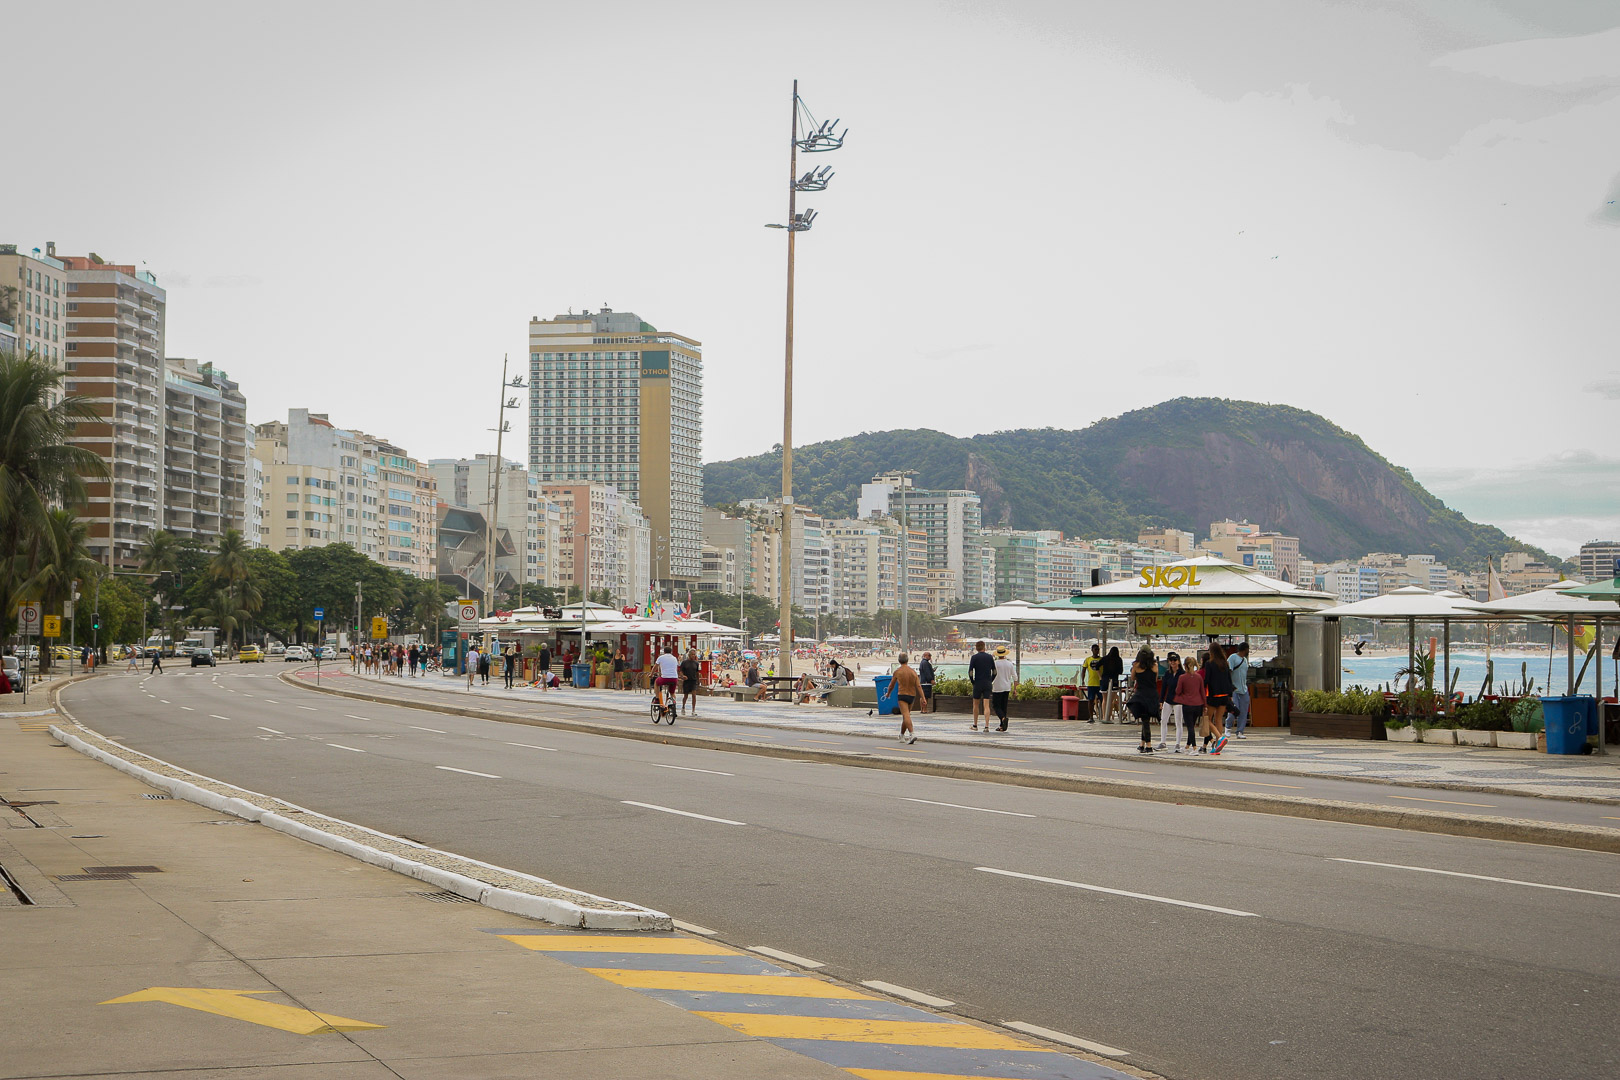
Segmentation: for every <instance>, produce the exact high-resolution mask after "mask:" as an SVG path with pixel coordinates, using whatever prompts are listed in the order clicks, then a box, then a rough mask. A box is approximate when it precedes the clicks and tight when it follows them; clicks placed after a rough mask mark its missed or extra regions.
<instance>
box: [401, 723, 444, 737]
mask: <svg viewBox="0 0 1620 1080" xmlns="http://www.w3.org/2000/svg"><path fill="white" fill-rule="evenodd" d="M405 726H406V727H408V728H416V730H417V731H431V732H433V734H435V735H448V734H450V733H449V732H448V731H440V730H439V729H438V728H436V727H416V725H415V724H406V725H405Z"/></svg>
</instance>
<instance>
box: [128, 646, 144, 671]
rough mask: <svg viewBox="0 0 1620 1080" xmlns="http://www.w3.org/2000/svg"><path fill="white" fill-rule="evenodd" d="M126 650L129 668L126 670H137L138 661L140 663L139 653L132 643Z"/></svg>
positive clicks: (138, 666)
mask: <svg viewBox="0 0 1620 1080" xmlns="http://www.w3.org/2000/svg"><path fill="white" fill-rule="evenodd" d="M128 652H129V668H128V669H127V670H129V671H137V670H139V669H140V663H141V654H140V653H139V652H137V651H136V650H135V646H133V645H131V646H129V647H128Z"/></svg>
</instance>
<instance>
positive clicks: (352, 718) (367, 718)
mask: <svg viewBox="0 0 1620 1080" xmlns="http://www.w3.org/2000/svg"><path fill="white" fill-rule="evenodd" d="M343 715H344V716H347V717H348V718H349V719H350V720H370V719H371V717H369V716H356V715H354V713H352V712H346V713H344V714H343Z"/></svg>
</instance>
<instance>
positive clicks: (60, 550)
mask: <svg viewBox="0 0 1620 1080" xmlns="http://www.w3.org/2000/svg"><path fill="white" fill-rule="evenodd" d="M45 520H46V531H45V536H44V538H43V539H44V541H45V542H44V543H41V544H39V545H38V547H37V548H36V549H35V565H34V567H33V573H31V574H30V575H29V577H28V584H27V589H28V592H29V594H30V595H32V596H37V597H38V598H39V599H40V600H41V601H42V602H43V603H44V604H45V606H46V608H47V609H50V608H59V607H60V606H61V605H62V603H63V602H64V601H67V600H71V599H72V598H73V587H74V586H75V585H76V584H78V583H79V582H85V581H89V580H91V579H92V578H94V577H96V576H97V575H99V574H101V573H102V567H101V564H100V563H98V562H96V560H95V558H94V557H93V556H92V555H91V554H90V548H89V545H88V544H87V543H86V541H87V540H88V539H89V536H90V526H89V525H87V524H85V522H83V521H81V520H80V519H79V518H78V517H76V516H74V514H73V513H72V511H69V510H61V509H57V510H50V511H47V513H46V519H45ZM50 666H51V664H50V652H49V650H43V649H42V650H41V651H40V668H41V670H46V669H49V668H50Z"/></svg>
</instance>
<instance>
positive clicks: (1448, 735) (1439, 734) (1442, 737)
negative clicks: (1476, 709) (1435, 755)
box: [1423, 727, 1457, 746]
mask: <svg viewBox="0 0 1620 1080" xmlns="http://www.w3.org/2000/svg"><path fill="white" fill-rule="evenodd" d="M1423 743H1424V745H1425V746H1429V745H1433V746H1456V745H1457V729H1456V728H1448V727H1432V728H1430V729H1429V730H1427V731H1425V732H1424V733H1423Z"/></svg>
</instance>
